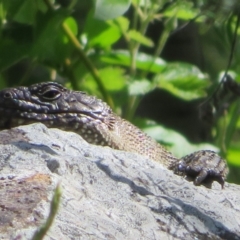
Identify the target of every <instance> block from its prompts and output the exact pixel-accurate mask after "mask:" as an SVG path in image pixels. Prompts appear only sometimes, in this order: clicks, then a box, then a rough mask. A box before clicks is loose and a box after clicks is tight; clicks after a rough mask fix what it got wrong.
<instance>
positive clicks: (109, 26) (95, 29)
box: [84, 12, 129, 48]
mask: <svg viewBox="0 0 240 240" xmlns="http://www.w3.org/2000/svg"><path fill="white" fill-rule="evenodd" d="M118 24H121V27H122V28H123V29H126V28H128V24H129V22H128V21H127V20H126V18H120V19H118V21H117V22H114V21H112V20H108V21H101V20H97V19H94V18H93V16H92V13H91V12H90V13H89V15H88V17H87V21H86V24H85V28H84V32H85V33H86V35H87V38H88V44H87V45H88V46H89V47H95V46H96V47H102V48H105V47H109V46H111V45H112V44H113V43H115V42H116V41H117V40H118V39H119V38H120V37H121V36H122V32H121V29H120V28H119V25H118Z"/></svg>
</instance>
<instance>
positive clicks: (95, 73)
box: [44, 0, 113, 108]
mask: <svg viewBox="0 0 240 240" xmlns="http://www.w3.org/2000/svg"><path fill="white" fill-rule="evenodd" d="M44 2H45V4H46V5H47V6H48V8H49V9H51V11H54V10H55V9H54V6H53V5H52V4H51V2H50V0H44ZM62 29H63V31H64V33H65V34H66V35H67V37H68V39H69V40H70V42H71V44H72V45H73V46H74V47H75V49H76V51H77V53H78V55H79V57H80V58H81V59H82V61H83V63H84V64H85V66H86V67H87V68H88V70H89V72H90V73H91V74H92V76H93V78H94V79H95V81H96V83H97V85H98V87H99V90H100V91H101V93H102V95H103V99H104V101H105V102H107V103H108V105H109V106H110V107H112V108H113V101H112V98H111V97H110V95H109V94H108V92H107V91H106V89H105V87H104V85H103V82H102V79H101V77H100V74H99V72H98V70H97V68H95V66H94V65H93V63H92V62H91V60H90V59H89V58H88V57H87V56H86V54H85V52H84V51H83V48H82V45H81V44H80V42H79V41H78V39H77V38H76V37H75V35H74V34H73V32H72V31H71V29H70V28H69V27H68V25H67V24H66V23H64V22H63V23H62Z"/></svg>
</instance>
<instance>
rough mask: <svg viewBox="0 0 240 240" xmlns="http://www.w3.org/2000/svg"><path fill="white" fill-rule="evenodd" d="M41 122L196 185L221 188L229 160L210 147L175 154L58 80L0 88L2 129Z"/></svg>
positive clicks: (108, 109)
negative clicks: (137, 157) (151, 163)
mask: <svg viewBox="0 0 240 240" xmlns="http://www.w3.org/2000/svg"><path fill="white" fill-rule="evenodd" d="M35 122H41V123H43V124H45V125H46V126H47V127H49V128H59V129H62V130H65V131H72V132H75V133H78V134H79V135H80V136H81V137H82V138H83V139H85V140H86V141H87V142H88V143H91V144H95V145H102V146H109V147H111V148H114V149H118V150H124V151H128V152H134V153H138V154H141V155H144V156H146V157H148V158H150V159H151V160H154V161H157V162H159V163H160V164H162V165H164V166H165V167H167V168H168V169H171V170H173V171H174V173H176V174H178V175H183V176H188V177H192V178H193V180H194V184H195V185H201V184H202V183H203V182H204V181H205V180H208V181H209V182H213V181H214V180H216V181H217V182H219V183H220V184H221V186H222V188H223V186H224V183H225V179H226V176H227V174H228V167H227V164H226V161H225V160H224V159H223V158H221V157H220V156H219V155H218V154H217V153H215V152H213V151H210V150H200V151H197V152H194V153H192V154H189V155H187V156H185V157H182V158H180V159H179V158H177V157H175V156H174V155H173V154H172V153H171V152H169V151H168V150H166V148H165V147H163V146H162V145H161V144H159V143H157V142H156V141H155V140H154V139H152V138H151V137H150V136H148V135H147V134H145V133H144V132H143V131H141V130H140V129H139V128H137V127H136V126H134V125H133V124H131V123H130V122H128V121H127V120H124V119H122V118H121V117H120V116H118V115H117V114H115V113H114V112H113V111H112V109H111V108H110V107H109V106H108V105H107V103H105V102H104V101H102V100H100V99H98V98H96V97H95V96H91V95H88V94H86V93H85V92H81V91H73V90H69V89H67V88H65V87H64V86H62V85H61V84H59V83H56V82H43V83H37V84H33V85H31V86H29V87H22V86H21V87H16V88H6V89H3V90H1V91H0V130H3V129H9V128H12V127H17V126H19V125H27V124H31V123H35Z"/></svg>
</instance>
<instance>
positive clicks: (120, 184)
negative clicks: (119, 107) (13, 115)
mask: <svg viewBox="0 0 240 240" xmlns="http://www.w3.org/2000/svg"><path fill="white" fill-rule="evenodd" d="M0 153H1V157H0V239H31V237H32V235H33V234H34V232H35V231H36V230H37V229H38V227H39V226H41V225H42V224H43V223H44V222H45V221H46V218H47V216H48V213H49V207H50V201H51V198H52V196H53V191H54V189H55V187H56V186H57V184H58V183H60V186H61V191H62V197H61V204H60V208H59V211H58V214H57V216H56V218H55V220H54V223H53V225H52V227H51V228H50V230H49V232H48V233H47V236H46V237H45V238H44V239H64V240H65V239H240V186H238V185H234V184H229V183H226V185H225V189H223V190H222V189H221V186H220V185H219V184H218V183H217V182H214V184H213V188H212V189H208V188H206V187H204V186H200V187H196V186H194V185H193V183H192V182H188V181H187V180H185V179H184V178H182V177H179V176H177V175H174V174H173V173H172V172H171V171H169V170H167V169H165V168H164V167H163V166H161V165H160V164H159V163H156V162H153V161H151V160H149V159H147V158H144V157H143V156H139V155H137V154H133V153H127V152H122V151H117V150H113V149H110V148H108V147H100V146H94V145H90V144H88V143H87V142H85V141H84V140H83V139H82V138H81V137H80V136H78V135H77V134H74V133H70V132H64V131H61V130H58V129H48V128H46V127H45V126H44V125H42V124H39V123H38V124H32V125H28V126H21V127H18V128H14V129H10V130H4V131H2V132H0Z"/></svg>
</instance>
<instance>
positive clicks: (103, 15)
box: [94, 0, 131, 20]
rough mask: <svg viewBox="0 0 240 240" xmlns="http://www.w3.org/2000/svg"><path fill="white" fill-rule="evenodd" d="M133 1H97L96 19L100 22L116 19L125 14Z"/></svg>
mask: <svg viewBox="0 0 240 240" xmlns="http://www.w3.org/2000/svg"><path fill="white" fill-rule="evenodd" d="M130 4H131V0H95V13H94V17H95V18H96V19H100V20H108V19H114V18H117V17H119V16H121V15H122V14H124V13H125V12H126V11H127V10H128V8H129V6H130Z"/></svg>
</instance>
